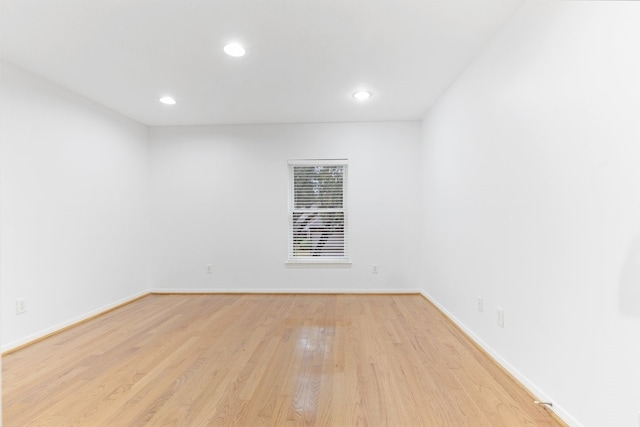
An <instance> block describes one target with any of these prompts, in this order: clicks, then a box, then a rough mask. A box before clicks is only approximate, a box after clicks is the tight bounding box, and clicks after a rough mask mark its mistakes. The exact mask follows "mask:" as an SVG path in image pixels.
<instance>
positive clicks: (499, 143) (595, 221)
mask: <svg viewBox="0 0 640 427" xmlns="http://www.w3.org/2000/svg"><path fill="white" fill-rule="evenodd" d="M639 23H640V3H639V2H590V1H589V2H550V3H544V2H531V3H525V4H524V5H523V7H521V9H520V10H519V12H518V13H517V14H516V16H515V17H514V18H513V19H512V20H511V21H510V22H509V23H508V24H507V26H506V27H505V28H504V29H503V31H502V32H501V33H500V34H499V35H498V36H497V37H496V38H495V39H494V41H493V42H492V43H490V44H489V46H487V48H486V49H485V51H484V52H483V53H482V55H481V56H480V58H479V59H478V60H477V61H476V62H475V63H474V64H473V65H472V66H470V67H469V68H468V69H467V70H466V72H465V73H464V74H463V75H462V76H461V77H460V79H459V80H458V81H457V82H456V83H455V84H454V85H453V87H451V88H450V90H449V91H448V93H447V94H446V95H445V96H443V98H442V99H441V100H440V102H439V103H438V105H437V106H436V107H435V108H434V109H433V110H432V111H431V112H430V114H429V115H428V116H427V118H426V119H425V121H424V133H423V139H424V150H423V153H424V159H423V170H424V198H423V202H424V204H425V217H424V220H425V254H424V258H423V261H424V262H423V265H424V289H425V291H426V292H427V293H428V294H429V295H431V297H433V298H434V299H435V300H436V301H437V302H438V303H439V304H440V305H441V306H443V307H444V308H445V309H446V310H447V311H448V312H449V313H451V314H452V315H453V316H454V317H455V318H457V319H458V321H460V322H461V323H462V324H463V325H464V326H465V327H466V328H467V329H468V330H470V331H471V332H472V333H473V334H474V335H475V336H476V337H477V338H478V339H479V340H481V341H482V342H484V344H485V345H487V346H488V348H489V349H490V350H491V351H492V352H494V354H496V355H498V357H499V358H501V359H502V360H503V361H505V362H506V363H507V364H508V365H510V366H511V368H512V369H515V371H517V372H516V373H518V375H520V377H521V378H523V379H524V380H525V382H527V383H528V385H529V386H531V387H532V388H534V389H536V391H538V392H540V393H542V394H544V396H542V397H547V398H549V399H551V400H552V401H553V402H554V403H555V407H556V409H557V410H558V411H559V412H560V413H561V414H562V415H564V416H565V417H567V419H568V420H569V421H571V422H572V423H574V424H575V425H578V424H580V423H582V424H583V425H585V426H594V427H597V426H628V427H632V426H633V427H635V426H637V425H638V422H639V413H640V47H639V46H640V44H639V43H640V25H639ZM477 296H482V297H484V303H485V312H484V314H480V313H479V312H478V311H477V310H476V297H477ZM497 306H500V307H502V308H504V310H505V327H504V329H501V328H498V327H497V326H496V321H495V317H496V316H495V310H496V307H497Z"/></svg>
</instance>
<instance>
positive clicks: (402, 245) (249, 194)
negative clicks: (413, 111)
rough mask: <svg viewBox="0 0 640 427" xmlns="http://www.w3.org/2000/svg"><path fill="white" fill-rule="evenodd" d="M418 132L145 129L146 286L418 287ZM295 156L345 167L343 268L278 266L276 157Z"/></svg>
mask: <svg viewBox="0 0 640 427" xmlns="http://www.w3.org/2000/svg"><path fill="white" fill-rule="evenodd" d="M420 129H421V128H420V123H419V122H399V123H352V124H300V125H254V126H251V125H246V126H211V127H183V128H180V127H177V128H152V129H150V141H151V148H150V151H151V169H152V174H151V176H152V217H153V240H152V248H153V250H152V266H151V283H152V287H153V288H154V289H160V290H162V289H164V290H169V289H179V290H184V289H189V290H225V291H290V292H294V291H321V292H323V291H327V292H329V291H339V292H341V291H356V292H357V291H374V292H375V291H383V290H384V291H404V290H413V291H416V290H418V289H419V278H418V274H419V266H418V261H419V255H418V252H419V249H420V246H419V232H418V229H417V225H418V221H419V218H420V216H419V213H418V209H419V206H420V199H419V197H418V194H419V185H420V184H419V181H420V174H419V162H420V156H419V149H420ZM306 158H313V159H316V158H321V159H322V158H348V159H349V188H348V191H349V213H350V219H349V230H350V231H349V233H350V255H351V260H352V265H351V266H350V267H344V266H335V265H334V266H315V267H309V266H289V267H288V266H286V265H285V261H286V259H287V224H288V223H287V190H288V170H287V160H289V159H306ZM206 264H212V265H213V271H214V273H213V274H206V268H205V266H206ZM373 264H378V266H379V274H377V275H374V274H372V266H373Z"/></svg>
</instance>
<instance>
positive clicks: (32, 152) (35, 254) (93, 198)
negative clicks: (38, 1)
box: [0, 64, 149, 350]
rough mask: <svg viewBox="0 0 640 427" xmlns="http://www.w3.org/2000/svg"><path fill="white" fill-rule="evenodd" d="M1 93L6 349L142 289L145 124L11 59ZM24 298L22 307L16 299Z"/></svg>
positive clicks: (0, 270)
mask: <svg viewBox="0 0 640 427" xmlns="http://www.w3.org/2000/svg"><path fill="white" fill-rule="evenodd" d="M0 71H1V80H0V82H1V87H0V89H1V95H2V96H1V98H0V108H1V110H0V111H1V114H2V115H1V116H0V120H1V122H0V143H1V146H0V154H1V160H0V183H1V184H0V185H1V188H0V198H1V199H0V229H1V230H2V234H1V235H0V251H1V253H2V264H1V265H0V282H1V283H2V286H1V291H0V293H1V296H2V302H1V308H2V322H1V323H2V349H3V350H6V349H8V348H10V347H13V346H15V345H17V344H20V343H22V342H24V341H25V340H28V339H30V338H34V337H37V336H39V335H41V334H43V333H46V332H48V331H50V330H51V329H52V328H55V327H56V326H61V325H65V324H68V323H69V322H70V321H73V320H77V319H79V318H81V317H83V316H85V315H87V314H90V313H93V312H95V311H96V310H99V309H101V308H104V307H107V306H110V305H112V304H114V303H117V302H118V301H122V300H123V299H126V298H128V297H131V296H132V295H137V294H140V293H141V292H144V291H145V290H146V289H147V288H148V286H149V285H148V246H147V237H148V236H147V234H146V230H147V219H148V218H147V214H148V209H147V208H148V202H147V197H148V196H147V195H148V188H147V185H148V167H147V164H148V151H147V147H148V146H147V130H146V128H145V127H144V126H142V125H140V124H137V123H135V122H132V121H131V120H129V119H126V118H124V117H122V116H120V115H117V114H115V113H113V112H111V111H109V110H107V109H105V108H102V107H100V106H98V105H96V104H94V103H92V102H90V101H87V100H85V99H84V98H82V97H80V96H78V95H76V94H73V93H71V92H69V91H67V90H65V89H62V88H60V87H57V86H55V85H53V84H51V83H49V82H47V81H44V80H42V79H39V78H37V77H35V76H33V75H32V74H29V73H27V72H25V71H23V70H20V69H18V68H16V67H14V66H12V65H9V64H2V68H1V69H0ZM17 298H27V302H28V311H27V313H24V314H21V315H16V309H15V301H16V299H17Z"/></svg>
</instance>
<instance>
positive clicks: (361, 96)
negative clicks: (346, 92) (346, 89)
mask: <svg viewBox="0 0 640 427" xmlns="http://www.w3.org/2000/svg"><path fill="white" fill-rule="evenodd" d="M353 97H354V98H355V99H357V100H358V101H366V100H367V99H369V98H371V92H369V91H367V90H359V91H357V92H354V93H353Z"/></svg>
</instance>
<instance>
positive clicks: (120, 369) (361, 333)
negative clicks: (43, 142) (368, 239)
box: [2, 295, 559, 427]
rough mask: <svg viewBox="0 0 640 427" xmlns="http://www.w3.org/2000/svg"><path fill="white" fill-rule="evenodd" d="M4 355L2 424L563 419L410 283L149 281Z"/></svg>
mask: <svg viewBox="0 0 640 427" xmlns="http://www.w3.org/2000/svg"><path fill="white" fill-rule="evenodd" d="M2 368H3V381H4V384H3V387H4V389H3V398H4V403H3V406H4V422H5V427H14V426H15V427H22V426H30V425H37V426H40V425H43V426H45V425H46V426H77V425H82V426H116V427H118V426H136V425H153V426H165V425H172V426H206V425H234V426H263V425H264V426H287V425H309V426H311V425H316V426H492V427H496V426H509V427H511V426H557V425H559V424H558V423H557V422H556V421H555V420H554V419H553V418H552V417H551V415H549V413H548V412H547V411H546V410H544V409H543V408H541V407H538V406H536V405H534V404H533V400H534V398H533V397H532V396H530V395H529V394H528V393H527V392H525V391H524V390H523V389H522V388H521V386H519V385H518V384H516V383H515V382H514V381H513V380H512V379H511V378H510V377H509V376H508V375H506V374H505V373H504V372H503V371H502V370H501V369H500V368H498V367H497V366H496V365H495V364H494V363H493V362H492V361H491V360H489V359H488V358H487V357H486V356H485V355H484V354H483V353H481V352H480V351H479V350H478V349H477V348H476V347H474V345H472V344H471V343H470V341H469V340H468V339H467V338H466V337H465V336H463V335H462V334H461V333H460V331H459V330H458V329H456V328H455V327H454V326H453V325H452V324H451V323H450V322H449V321H448V320H447V319H445V318H444V317H443V316H442V315H441V314H440V313H439V312H438V311H437V310H436V309H435V308H434V307H433V306H432V305H431V304H430V303H429V302H428V301H427V300H425V299H424V298H423V297H421V296H419V295H149V296H147V297H145V298H142V299H140V300H138V301H135V302H133V303H131V304H129V305H126V306H124V307H121V308H119V309H117V310H115V311H112V312H109V313H107V314H105V315H103V316H101V317H98V318H96V319H93V320H91V321H89V322H86V323H84V324H81V325H79V326H77V327H74V328H71V329H69V330H67V331H64V332H62V333H60V334H57V335H55V336H53V337H50V338H47V339H45V340H43V341H40V342H38V343H35V344H33V345H31V346H28V347H25V348H23V349H21V350H18V351H16V352H14V353H10V354H8V355H5V356H4V357H3V362H2Z"/></svg>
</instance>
